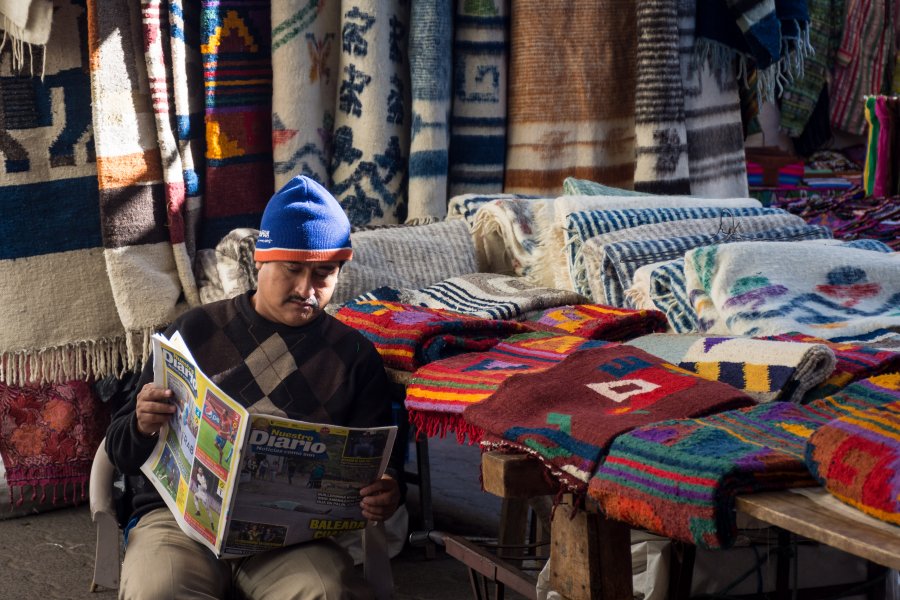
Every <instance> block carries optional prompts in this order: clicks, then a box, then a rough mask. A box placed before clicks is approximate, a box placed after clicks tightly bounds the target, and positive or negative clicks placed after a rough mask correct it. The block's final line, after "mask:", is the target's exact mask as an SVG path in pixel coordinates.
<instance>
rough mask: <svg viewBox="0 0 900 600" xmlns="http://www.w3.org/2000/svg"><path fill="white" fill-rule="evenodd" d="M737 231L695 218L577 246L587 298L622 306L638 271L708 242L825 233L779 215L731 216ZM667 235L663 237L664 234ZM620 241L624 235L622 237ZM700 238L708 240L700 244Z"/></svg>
mask: <svg viewBox="0 0 900 600" xmlns="http://www.w3.org/2000/svg"><path fill="white" fill-rule="evenodd" d="M737 219H738V220H739V221H740V233H737V234H734V233H731V230H730V229H724V230H723V229H722V227H723V226H722V223H721V221H720V220H719V219H696V220H691V221H682V222H680V223H678V224H677V226H676V227H673V226H672V224H668V223H660V224H657V225H642V226H641V227H634V228H633V229H631V230H628V231H629V232H630V235H629V236H628V237H630V238H631V239H630V240H628V239H625V240H619V241H613V242H610V243H606V242H607V239H605V238H601V237H599V236H598V237H596V238H591V239H590V240H588V241H587V242H585V244H584V246H583V247H582V250H581V252H582V254H583V255H584V257H583V258H584V268H585V272H586V278H587V282H588V284H589V285H590V288H591V297H592V298H594V299H595V300H596V299H597V298H601V300H596V301H598V302H605V303H607V304H611V305H613V306H624V304H625V290H626V289H628V288H629V287H631V280H632V277H633V275H634V272H635V271H636V270H638V269H639V268H640V267H642V266H644V265H647V264H652V263H655V262H660V261H664V260H673V259H676V258H681V257H682V256H683V255H684V253H685V252H686V251H688V250H690V249H692V248H697V247H699V246H704V245H706V244H708V243H718V242H722V241H728V240H736V239H743V240H759V241H767V240H798V239H799V240H803V239H827V238H830V237H831V231H830V230H829V229H828V228H826V227H819V226H815V225H787V226H781V225H778V224H777V223H783V222H785V218H784V217H783V216H782V215H768V216H762V217H737ZM667 231H669V232H670V233H669V235H666V232H667ZM622 237H625V236H622ZM704 240H714V241H712V242H705V241H704Z"/></svg>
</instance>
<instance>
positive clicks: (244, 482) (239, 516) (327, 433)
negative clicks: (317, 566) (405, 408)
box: [224, 414, 397, 555]
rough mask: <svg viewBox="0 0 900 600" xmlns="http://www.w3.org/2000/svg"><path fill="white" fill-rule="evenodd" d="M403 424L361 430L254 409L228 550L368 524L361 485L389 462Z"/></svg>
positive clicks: (272, 545)
mask: <svg viewBox="0 0 900 600" xmlns="http://www.w3.org/2000/svg"><path fill="white" fill-rule="evenodd" d="M396 435H397V428H396V427H393V426H392V427H377V428H369V429H357V428H348V427H338V426H334V425H322V424H314V423H305V422H302V421H294V420H290V419H284V418H279V417H272V416H268V415H256V414H254V415H251V416H250V423H249V430H248V433H247V436H248V437H247V441H246V444H247V445H246V446H245V451H244V452H243V460H242V468H241V472H240V483H239V486H238V487H239V489H238V492H237V493H236V494H235V497H234V505H233V507H232V512H231V521H230V524H229V531H228V535H227V538H226V540H225V546H224V553H225V554H227V555H236V554H250V553H255V552H261V551H264V550H270V549H272V548H278V547H281V546H286V545H290V544H296V543H298V542H303V541H307V540H310V539H314V538H320V537H326V536H330V535H335V534H338V533H343V532H346V531H353V530H359V529H363V528H364V527H365V526H366V520H365V519H364V518H363V516H362V509H360V506H359V503H360V501H361V497H360V495H359V490H360V488H363V487H365V486H367V485H368V484H370V483H372V482H373V481H375V480H376V479H379V478H380V477H381V476H382V474H383V473H384V470H385V468H386V467H387V463H388V459H389V458H390V453H391V449H392V448H393V444H394V437H395V436H396Z"/></svg>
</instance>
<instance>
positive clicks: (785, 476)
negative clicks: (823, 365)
mask: <svg viewBox="0 0 900 600" xmlns="http://www.w3.org/2000/svg"><path fill="white" fill-rule="evenodd" d="M898 388H900V385H898V381H897V376H896V375H892V376H882V377H876V378H873V379H870V380H866V381H863V382H858V383H854V384H853V385H851V386H849V387H848V388H846V389H845V390H844V391H842V392H840V393H838V394H835V395H834V396H831V397H829V398H825V399H822V400H816V401H815V402H813V403H811V404H809V405H806V406H799V405H797V404H793V403H790V402H770V403H767V404H760V405H757V406H754V407H751V408H745V409H740V410H732V411H727V412H723V413H720V414H718V415H713V416H710V417H706V418H702V419H686V420H675V421H664V422H659V423H654V424H652V425H649V426H647V427H642V428H640V429H636V430H634V431H631V432H629V433H626V434H624V435H620V436H619V437H617V438H616V439H615V441H613V443H612V446H611V447H610V450H609V455H608V456H607V457H606V460H605V461H604V463H603V465H601V467H600V468H599V469H597V474H596V476H595V477H594V478H593V479H592V480H591V482H590V487H589V490H588V493H589V495H590V497H591V498H593V499H595V500H597V501H598V502H599V503H600V505H601V507H602V509H603V511H604V512H605V513H606V515H607V516H608V517H610V518H613V519H617V520H621V521H624V522H626V523H629V524H630V525H632V526H634V527H639V528H645V529H649V530H650V531H653V532H655V533H658V534H660V535H664V536H666V537H671V538H673V539H678V540H683V541H686V542H688V543H691V544H696V545H698V546H701V547H704V548H711V549H717V548H728V547H729V546H731V545H732V544H733V543H734V541H735V537H736V530H737V526H736V523H735V517H736V511H735V509H734V499H735V497H736V496H738V495H739V494H747V493H751V492H762V491H766V490H778V489H786V488H790V487H803V486H813V485H816V480H815V479H813V478H812V476H811V475H810V473H809V471H808V470H807V468H806V464H805V461H804V453H805V448H806V442H807V439H808V438H809V437H810V435H812V434H813V432H815V431H816V430H817V429H818V428H819V427H821V426H822V425H824V424H825V423H827V422H828V421H830V420H832V419H834V418H836V417H839V416H842V415H847V414H856V413H859V412H860V411H863V410H866V409H868V408H871V407H873V406H881V405H885V404H889V403H891V402H896V401H897V400H898V398H900V394H898Z"/></svg>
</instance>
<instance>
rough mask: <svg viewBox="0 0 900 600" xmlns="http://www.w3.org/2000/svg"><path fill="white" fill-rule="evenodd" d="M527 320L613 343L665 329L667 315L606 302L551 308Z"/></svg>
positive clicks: (532, 314)
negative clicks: (607, 304) (618, 306)
mask: <svg viewBox="0 0 900 600" xmlns="http://www.w3.org/2000/svg"><path fill="white" fill-rule="evenodd" d="M525 319H526V320H527V321H533V322H535V323H539V324H541V325H547V326H548V327H554V328H556V329H561V330H562V331H565V332H566V333H569V334H571V335H577V336H578V337H583V338H588V339H592V340H608V341H611V342H619V341H623V340H628V339H631V338H633V337H638V336H641V335H646V334H648V333H654V332H658V331H665V330H666V320H665V316H664V315H663V314H662V313H660V312H659V311H656V310H632V309H629V308H613V307H612V306H604V305H603V304H577V305H575V306H560V307H556V308H548V309H546V310H541V311H536V312H533V313H528V314H526V315H525Z"/></svg>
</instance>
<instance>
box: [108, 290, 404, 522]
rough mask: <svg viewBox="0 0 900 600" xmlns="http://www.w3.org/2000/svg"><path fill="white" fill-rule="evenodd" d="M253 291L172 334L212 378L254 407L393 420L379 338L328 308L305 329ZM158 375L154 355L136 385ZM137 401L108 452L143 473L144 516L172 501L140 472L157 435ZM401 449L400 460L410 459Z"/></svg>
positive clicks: (124, 413) (334, 420)
mask: <svg viewBox="0 0 900 600" xmlns="http://www.w3.org/2000/svg"><path fill="white" fill-rule="evenodd" d="M253 293H254V292H252V291H251V292H247V293H245V294H242V295H240V296H237V297H235V298H231V299H229V300H222V301H220V302H214V303H211V304H207V305H204V306H200V307H198V308H195V309H193V310H190V311H188V312H187V313H185V314H184V315H182V316H181V317H179V318H178V319H177V320H175V322H174V323H173V324H172V325H171V326H169V328H168V329H167V330H166V336H167V337H168V336H171V335H172V334H173V333H174V332H175V331H176V330H177V331H179V332H180V333H181V336H182V338H183V339H184V341H185V343H186V344H187V346H188V348H189V349H190V351H191V354H192V355H193V356H194V359H195V360H196V361H197V363H198V365H199V367H200V369H201V370H202V371H203V372H204V373H205V374H206V376H207V377H209V378H210V379H212V380H213V381H215V382H216V384H218V385H219V387H221V388H222V389H223V390H224V391H225V392H226V393H228V394H229V395H230V396H232V397H233V398H234V399H235V400H237V401H238V402H240V403H241V404H242V405H243V406H245V407H246V408H247V409H248V410H249V411H250V412H251V413H262V414H272V415H279V416H287V417H289V418H293V419H302V420H306V421H313V422H318V423H331V424H335V425H343V426H350V427H371V426H377V425H391V424H393V418H392V412H391V398H390V387H389V383H388V380H387V376H386V374H385V371H384V366H383V363H382V361H381V357H380V356H379V354H378V352H376V350H375V347H374V346H373V345H372V343H371V342H369V341H368V340H367V339H366V338H364V337H363V336H362V335H360V334H359V333H357V332H356V330H354V329H352V328H350V327H347V326H346V325H344V324H343V323H341V322H340V321H338V320H337V319H335V318H334V317H332V316H330V315H327V314H324V313H323V314H321V315H320V316H319V317H317V318H316V319H315V320H314V321H313V322H311V323H309V324H307V325H303V326H301V327H290V326H287V325H281V324H278V323H273V322H271V321H268V320H267V319H264V318H263V317H262V316H260V315H259V314H258V313H257V312H256V311H255V310H254V308H253V305H252V304H251V302H250V298H251V296H252V295H253ZM151 381H153V361H152V360H151V361H148V363H147V364H146V365H145V367H144V370H143V373H142V374H141V378H140V381H139V382H138V385H137V388H136V389H137V390H140V389H141V388H142V387H143V386H144V384H146V383H149V382H151ZM135 404H136V395H135V397H133V398H131V400H130V402H129V403H128V404H126V405H125V406H123V407H122V409H121V410H119V412H118V413H117V414H116V415H115V416H114V418H113V421H112V423H111V424H110V426H109V430H108V431H107V434H106V451H107V453H108V454H109V457H110V460H112V462H113V464H114V465H115V466H116V467H117V468H118V469H119V471H121V472H122V473H125V474H126V475H139V476H140V477H139V478H137V477H132V478H131V482H132V487H133V488H134V492H135V496H134V499H133V503H132V504H133V508H134V513H133V516H139V515H142V514H144V513H146V512H149V511H150V510H153V509H155V508H159V507H162V506H165V504H164V502H163V500H162V498H161V497H160V496H159V494H158V493H157V492H156V490H155V489H154V488H153V486H152V485H151V484H150V483H149V481H147V480H146V478H145V477H144V476H143V475H140V467H141V465H142V464H143V463H144V461H146V460H147V458H148V457H149V456H150V453H151V452H152V450H153V447H154V446H155V444H156V438H151V437H147V436H145V435H143V434H141V433H140V432H139V431H138V430H137V421H136V417H135V412H134V410H135ZM399 454H402V453H397V452H395V453H394V456H393V458H394V459H397V458H399V459H401V460H402V456H398V455H399ZM391 462H392V464H394V463H395V460H392V461H391Z"/></svg>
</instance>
